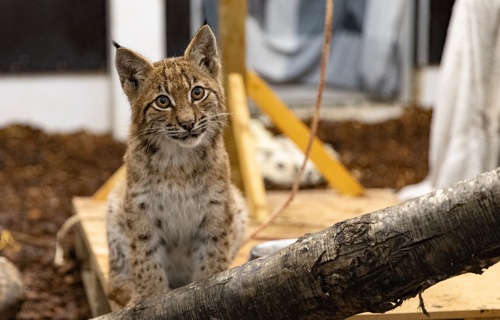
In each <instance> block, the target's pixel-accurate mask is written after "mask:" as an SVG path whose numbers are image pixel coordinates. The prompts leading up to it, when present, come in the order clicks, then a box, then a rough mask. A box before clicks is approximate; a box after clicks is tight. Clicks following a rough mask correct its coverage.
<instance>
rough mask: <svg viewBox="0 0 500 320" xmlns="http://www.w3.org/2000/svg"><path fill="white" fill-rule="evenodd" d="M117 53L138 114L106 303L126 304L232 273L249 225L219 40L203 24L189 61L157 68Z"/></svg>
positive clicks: (113, 209)
mask: <svg viewBox="0 0 500 320" xmlns="http://www.w3.org/2000/svg"><path fill="white" fill-rule="evenodd" d="M115 46H116V47H117V53H116V69H117V70H118V74H119V77H120V82H121V85H122V87H123V91H124V92H125V94H126V95H127V97H128V99H129V101H130V105H131V108H132V122H131V126H130V132H129V141H128V146H127V152H126V154H125V165H126V168H127V178H126V181H123V182H121V183H118V184H117V185H116V186H115V188H114V190H113V191H112V192H111V194H110V196H109V207H108V212H107V236H108V245H109V286H108V292H109V297H110V298H111V299H113V300H115V301H117V302H118V303H120V304H122V305H124V304H126V303H127V302H129V303H130V304H132V303H135V302H137V301H138V300H140V299H142V298H145V297H149V296H151V295H155V294H159V293H163V292H166V291H168V290H169V288H177V287H180V286H183V285H185V284H188V283H190V282H192V281H197V280H199V279H203V278H205V277H208V276H211V275H213V274H216V273H218V272H220V271H223V270H226V269H227V268H228V266H229V264H230V262H231V260H232V259H233V258H234V256H235V254H236V252H237V249H238V247H239V245H240V244H241V241H242V238H243V233H244V229H245V224H246V215H247V213H246V209H245V206H244V202H243V199H242V197H241V195H240V193H239V192H238V190H236V188H235V187H233V186H232V184H231V182H230V173H229V164H228V156H227V153H226V151H225V148H224V142H223V137H222V133H223V129H224V126H225V123H226V122H225V120H226V119H225V117H226V114H227V113H225V112H226V109H225V102H224V93H223V90H222V87H221V80H220V63H219V58H218V55H217V47H216V41H215V37H214V35H213V33H212V31H211V30H210V28H209V27H208V26H207V25H205V26H203V27H201V28H200V30H198V32H197V33H196V35H195V36H194V38H193V39H192V41H191V43H190V44H189V46H188V48H187V49H186V52H185V53H184V56H182V57H176V58H170V59H165V60H162V61H159V62H156V63H152V62H150V61H149V60H147V59H146V58H144V57H143V56H141V55H139V54H137V53H135V52H133V51H132V50H129V49H126V48H123V47H120V46H119V45H117V44H116V43H115Z"/></svg>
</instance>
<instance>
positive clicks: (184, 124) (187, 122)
mask: <svg viewBox="0 0 500 320" xmlns="http://www.w3.org/2000/svg"><path fill="white" fill-rule="evenodd" d="M177 122H178V123H179V125H180V126H181V127H183V128H184V129H185V130H187V131H191V130H193V127H194V119H190V120H185V121H179V119H177Z"/></svg>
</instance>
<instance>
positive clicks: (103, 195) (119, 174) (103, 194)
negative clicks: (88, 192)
mask: <svg viewBox="0 0 500 320" xmlns="http://www.w3.org/2000/svg"><path fill="white" fill-rule="evenodd" d="M125 176H126V169H125V165H122V166H121V167H120V168H118V170H116V172H115V173H113V175H112V176H111V177H110V178H109V179H108V180H107V181H106V182H105V183H104V184H103V185H102V186H101V187H100V188H99V190H97V191H96V193H95V194H94V196H93V198H94V200H96V201H106V200H107V199H108V194H109V192H110V191H111V189H113V186H114V185H115V184H116V182H117V181H118V180H122V179H125Z"/></svg>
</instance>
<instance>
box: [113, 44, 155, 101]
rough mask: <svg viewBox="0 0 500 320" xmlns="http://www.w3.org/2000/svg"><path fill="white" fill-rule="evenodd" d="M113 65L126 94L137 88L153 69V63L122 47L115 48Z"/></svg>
mask: <svg viewBox="0 0 500 320" xmlns="http://www.w3.org/2000/svg"><path fill="white" fill-rule="evenodd" d="M115 66H116V70H117V71H118V76H119V77H120V82H121V84H122V87H123V91H125V93H126V94H127V95H128V94H129V93H132V92H134V91H135V90H137V88H139V87H140V86H141V84H142V82H143V81H144V79H145V78H146V76H147V74H148V73H149V71H150V70H152V69H153V64H152V63H151V62H150V61H149V60H148V59H146V58H144V57H143V56H141V55H140V54H138V53H136V52H134V51H132V50H130V49H127V48H124V47H117V49H116V59H115Z"/></svg>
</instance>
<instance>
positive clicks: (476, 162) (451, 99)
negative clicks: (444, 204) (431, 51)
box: [399, 0, 500, 200]
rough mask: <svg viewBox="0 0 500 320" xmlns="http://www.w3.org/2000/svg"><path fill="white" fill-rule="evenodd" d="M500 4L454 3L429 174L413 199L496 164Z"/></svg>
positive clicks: (407, 191)
mask: <svg viewBox="0 0 500 320" xmlns="http://www.w3.org/2000/svg"><path fill="white" fill-rule="evenodd" d="M499 23H500V1H499V0H458V1H457V2H456V3H455V6H454V8H453V14H452V18H451V21H450V26H449V29H448V35H447V40H446V45H445V49H444V53H443V59H442V64H441V76H440V83H439V88H438V99H437V102H436V105H435V108H434V114H433V119H432V126H431V136H430V151H429V167H430V168H429V175H428V176H427V177H426V179H425V180H424V181H423V182H421V183H420V184H417V185H412V186H408V187H406V188H403V189H402V190H401V191H400V193H399V196H400V198H401V199H402V200H406V199H410V198H414V197H417V196H420V195H422V194H425V193H427V192H431V191H433V190H435V189H438V188H442V187H445V186H448V185H450V184H453V183H455V182H458V181H460V180H463V179H466V178H469V177H472V176H475V175H478V174H480V173H482V172H484V171H488V170H492V169H494V168H495V167H497V166H498V165H499V161H498V160H499V131H498V130H499V122H500V25H499Z"/></svg>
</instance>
